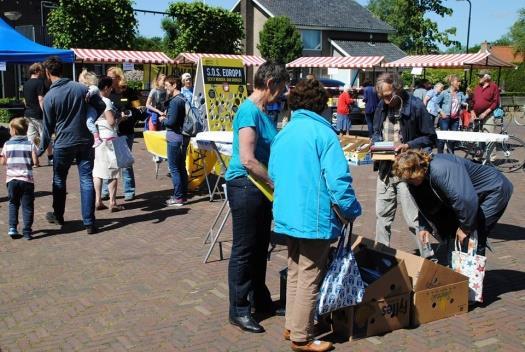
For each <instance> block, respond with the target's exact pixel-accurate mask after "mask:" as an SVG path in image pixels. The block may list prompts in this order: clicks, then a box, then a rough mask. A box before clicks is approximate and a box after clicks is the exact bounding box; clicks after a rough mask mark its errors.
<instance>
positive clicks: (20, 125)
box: [9, 117, 29, 136]
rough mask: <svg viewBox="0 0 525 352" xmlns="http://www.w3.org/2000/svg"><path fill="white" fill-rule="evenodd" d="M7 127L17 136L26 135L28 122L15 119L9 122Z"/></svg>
mask: <svg viewBox="0 0 525 352" xmlns="http://www.w3.org/2000/svg"><path fill="white" fill-rule="evenodd" d="M9 127H10V128H12V129H13V130H14V131H15V134H16V135H17V136H25V135H27V129H28V127H29V122H28V121H27V119H26V118H24V117H16V118H14V119H12V120H11V121H10V122H9Z"/></svg>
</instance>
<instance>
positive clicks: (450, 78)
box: [446, 75, 459, 85]
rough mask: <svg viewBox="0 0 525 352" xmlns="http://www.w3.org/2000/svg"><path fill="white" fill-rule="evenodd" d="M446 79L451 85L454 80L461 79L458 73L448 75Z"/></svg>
mask: <svg viewBox="0 0 525 352" xmlns="http://www.w3.org/2000/svg"><path fill="white" fill-rule="evenodd" d="M446 79H447V82H448V84H449V85H450V84H452V82H454V81H459V77H458V76H456V75H448V76H447V78H446Z"/></svg>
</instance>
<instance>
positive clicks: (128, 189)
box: [102, 134, 135, 197]
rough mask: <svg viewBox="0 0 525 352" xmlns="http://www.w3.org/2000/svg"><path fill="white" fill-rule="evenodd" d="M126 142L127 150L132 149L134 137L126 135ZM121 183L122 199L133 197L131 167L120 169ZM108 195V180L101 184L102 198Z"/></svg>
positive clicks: (133, 177)
mask: <svg viewBox="0 0 525 352" xmlns="http://www.w3.org/2000/svg"><path fill="white" fill-rule="evenodd" d="M123 136H124V137H126V142H127V143H128V147H129V150H130V151H131V150H132V148H133V139H134V137H135V136H134V135H132V134H126V135H123ZM121 172H122V183H123V185H122V186H123V188H124V197H135V173H134V172H133V166H132V167H128V168H126V169H122V170H121ZM108 195H109V190H108V180H104V181H103V182H102V196H103V197H106V196H108Z"/></svg>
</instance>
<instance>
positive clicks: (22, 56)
mask: <svg viewBox="0 0 525 352" xmlns="http://www.w3.org/2000/svg"><path fill="white" fill-rule="evenodd" d="M53 55H54V56H58V57H59V58H60V59H61V60H62V61H63V62H68V63H73V62H74V61H75V54H74V53H73V51H72V50H64V49H56V48H50V47H47V46H44V45H41V44H38V43H35V42H33V41H31V40H29V39H28V38H26V37H24V36H23V35H22V34H20V33H18V32H17V31H16V30H15V29H14V28H13V27H11V26H10V25H8V24H7V23H6V22H5V21H4V20H3V19H1V18H0V62H6V63H15V64H23V63H33V62H41V61H44V60H45V59H46V58H47V57H49V56H53ZM3 92H4V82H3V72H2V93H3Z"/></svg>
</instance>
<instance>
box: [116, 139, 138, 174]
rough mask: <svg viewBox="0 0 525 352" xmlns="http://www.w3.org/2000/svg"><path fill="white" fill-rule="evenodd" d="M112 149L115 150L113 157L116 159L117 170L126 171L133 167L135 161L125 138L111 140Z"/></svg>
mask: <svg viewBox="0 0 525 352" xmlns="http://www.w3.org/2000/svg"><path fill="white" fill-rule="evenodd" d="M113 148H114V149H115V156H116V157H117V165H118V167H119V168H121V169H126V168H128V167H131V166H132V165H133V163H134V162H135V159H133V154H131V150H129V147H128V143H127V142H126V137H125V136H120V137H118V138H115V139H113Z"/></svg>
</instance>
